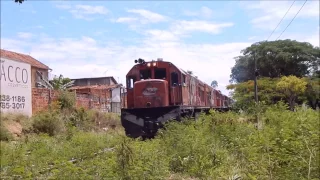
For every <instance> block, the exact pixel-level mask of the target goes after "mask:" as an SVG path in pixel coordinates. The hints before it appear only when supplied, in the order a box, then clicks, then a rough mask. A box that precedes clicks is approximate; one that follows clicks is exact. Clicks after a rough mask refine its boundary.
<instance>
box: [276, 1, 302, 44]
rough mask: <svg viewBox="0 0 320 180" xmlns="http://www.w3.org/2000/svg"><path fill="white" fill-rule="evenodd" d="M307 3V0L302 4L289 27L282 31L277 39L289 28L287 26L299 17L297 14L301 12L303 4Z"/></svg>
mask: <svg viewBox="0 0 320 180" xmlns="http://www.w3.org/2000/svg"><path fill="white" fill-rule="evenodd" d="M306 3H307V0H306V1H305V2H304V3H303V5H302V6H301V8H300V9H299V11H298V12H297V13H296V15H295V16H294V17H293V18H292V20H291V21H290V23H289V24H288V25H287V27H286V28H285V29H284V30H283V31H282V32H281V34H280V36H279V37H278V38H277V40H278V39H279V38H280V37H281V35H282V34H283V33H284V32H285V31H286V30H287V28H288V27H289V26H290V24H291V23H292V21H293V20H294V19H295V18H296V17H297V15H298V14H299V12H300V11H301V9H302V8H303V6H304V5H305V4H306Z"/></svg>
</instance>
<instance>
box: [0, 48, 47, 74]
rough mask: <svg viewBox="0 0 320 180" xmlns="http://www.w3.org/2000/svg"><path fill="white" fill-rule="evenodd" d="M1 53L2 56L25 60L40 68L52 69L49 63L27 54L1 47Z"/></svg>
mask: <svg viewBox="0 0 320 180" xmlns="http://www.w3.org/2000/svg"><path fill="white" fill-rule="evenodd" d="M0 55H1V57H2V58H6V59H11V60H16V61H20V62H24V63H27V64H30V65H31V66H33V67H37V68H40V69H47V70H51V69H50V68H49V67H48V66H47V65H45V64H43V63H42V62H40V61H38V60H36V59H35V58H33V57H31V56H29V55H26V54H21V53H17V52H13V51H8V50H4V49H1V52H0Z"/></svg>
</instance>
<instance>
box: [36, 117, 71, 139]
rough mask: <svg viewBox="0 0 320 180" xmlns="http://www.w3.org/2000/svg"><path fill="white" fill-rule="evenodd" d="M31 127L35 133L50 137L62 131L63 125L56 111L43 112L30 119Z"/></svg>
mask: <svg viewBox="0 0 320 180" xmlns="http://www.w3.org/2000/svg"><path fill="white" fill-rule="evenodd" d="M32 127H33V130H34V131H35V132H36V133H47V134H49V135H50V136H53V135H56V134H58V133H60V132H62V131H64V128H65V127H64V123H63V121H62V118H61V116H60V114H59V112H58V111H43V112H41V113H38V114H36V115H35V116H34V117H33V118H32Z"/></svg>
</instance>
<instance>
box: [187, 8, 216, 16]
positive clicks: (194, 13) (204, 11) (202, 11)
mask: <svg viewBox="0 0 320 180" xmlns="http://www.w3.org/2000/svg"><path fill="white" fill-rule="evenodd" d="M183 14H184V15H186V16H198V17H203V18H211V17H212V15H213V11H212V10H211V9H210V8H208V7H206V6H203V7H201V9H200V10H199V11H188V10H185V11H184V13H183Z"/></svg>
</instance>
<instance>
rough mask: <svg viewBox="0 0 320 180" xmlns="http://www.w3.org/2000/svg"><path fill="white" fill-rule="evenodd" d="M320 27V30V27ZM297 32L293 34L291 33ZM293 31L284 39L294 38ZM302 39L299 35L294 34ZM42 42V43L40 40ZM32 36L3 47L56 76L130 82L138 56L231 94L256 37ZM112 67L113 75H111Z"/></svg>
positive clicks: (160, 33) (312, 37)
mask: <svg viewBox="0 0 320 180" xmlns="http://www.w3.org/2000/svg"><path fill="white" fill-rule="evenodd" d="M317 30H318V29H317ZM317 32H318V31H314V33H313V34H308V35H303V36H302V35H300V36H299V37H298V36H297V35H292V36H293V37H298V38H297V40H299V41H309V42H311V43H312V44H316V43H317V44H319V41H318V40H317V41H316V39H319V35H318V33H317ZM290 36H291V35H290ZM290 36H289V35H288V34H286V35H284V36H283V38H290ZM294 39H296V38H294ZM34 40H36V41H34ZM34 40H33V41H30V40H27V39H26V40H24V41H21V40H15V39H7V38H1V45H2V48H5V49H8V50H14V51H17V52H22V53H26V54H29V53H30V55H31V56H33V57H35V58H37V59H38V60H40V61H42V62H43V63H45V64H47V65H48V66H50V67H51V68H52V69H53V72H52V73H53V74H55V75H59V74H63V75H64V76H66V77H70V78H81V77H97V76H106V75H107V76H114V77H115V78H116V79H117V78H118V77H119V79H120V82H122V83H124V82H125V76H126V74H127V72H128V71H129V70H130V69H131V67H132V66H133V65H134V62H133V61H134V59H137V58H143V59H145V60H152V59H156V58H163V59H164V60H165V61H170V62H172V63H174V64H175V65H177V66H178V67H180V68H182V69H185V70H192V71H193V72H194V73H195V75H197V76H198V77H199V79H201V80H202V81H204V82H206V83H208V84H210V82H211V81H212V80H217V81H218V83H219V87H218V89H220V90H222V92H224V93H225V94H228V91H227V90H226V89H225V86H226V85H227V84H229V79H230V73H231V67H232V66H233V65H234V63H235V61H234V59H233V58H234V57H236V56H238V55H240V51H241V50H242V49H244V48H246V47H247V46H250V45H251V43H253V42H251V41H245V42H232V43H223V44H185V43H183V42H181V41H179V39H178V37H176V36H175V34H172V31H169V30H156V29H153V30H147V31H146V38H145V39H141V40H140V41H139V42H140V43H139V44H138V45H133V46H122V45H121V44H117V43H111V42H109V43H105V42H101V41H99V39H94V38H92V37H87V36H83V37H80V38H76V39H75V38H60V39H53V38H51V37H50V36H47V35H45V34H40V35H39V36H38V37H36V38H34ZM106 71H107V73H105V72H106Z"/></svg>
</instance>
